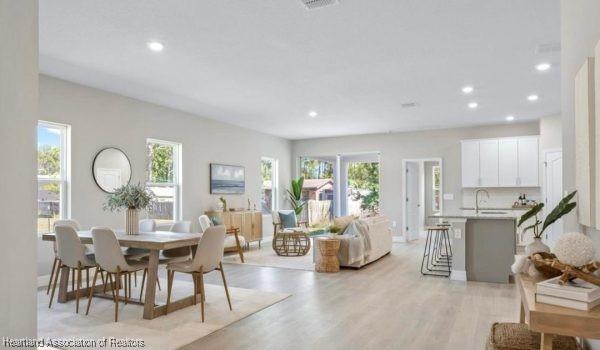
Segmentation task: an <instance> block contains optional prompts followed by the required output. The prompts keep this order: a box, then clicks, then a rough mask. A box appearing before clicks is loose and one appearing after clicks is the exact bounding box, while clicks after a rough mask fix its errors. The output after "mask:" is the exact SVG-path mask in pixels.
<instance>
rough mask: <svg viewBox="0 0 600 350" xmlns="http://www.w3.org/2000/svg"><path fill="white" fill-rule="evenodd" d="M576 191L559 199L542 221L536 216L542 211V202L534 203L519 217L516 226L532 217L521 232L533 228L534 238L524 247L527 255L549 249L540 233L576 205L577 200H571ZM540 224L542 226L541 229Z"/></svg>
mask: <svg viewBox="0 0 600 350" xmlns="http://www.w3.org/2000/svg"><path fill="white" fill-rule="evenodd" d="M576 193H577V191H573V192H571V193H569V194H568V195H567V196H565V197H564V198H563V199H561V201H560V202H559V203H558V205H557V206H556V207H555V208H554V209H552V211H551V212H550V213H549V214H548V215H547V216H546V219H545V220H544V221H543V222H542V221H541V220H540V219H539V218H538V215H539V214H540V213H541V212H542V209H544V203H538V204H536V205H534V206H533V208H531V209H529V210H528V211H527V212H526V213H525V214H523V215H522V216H521V219H520V220H519V223H518V225H517V226H518V227H521V226H522V225H523V224H524V223H525V222H526V221H527V220H529V219H531V218H534V223H533V224H531V225H529V226H527V227H525V228H524V229H523V233H525V232H527V231H529V230H533V239H534V240H533V242H532V243H530V244H528V245H527V246H526V247H525V252H526V253H527V255H531V254H533V253H537V252H540V251H545V252H549V251H550V248H549V247H548V246H547V245H545V244H544V243H542V234H543V233H544V231H545V230H546V229H547V228H548V227H549V226H550V225H552V224H554V223H555V222H556V221H557V220H558V219H560V218H561V217H563V216H564V215H566V214H568V213H569V212H570V211H571V210H573V209H574V208H575V207H576V206H577V202H571V199H573V197H575V194H576ZM540 225H541V226H542V228H541V229H540Z"/></svg>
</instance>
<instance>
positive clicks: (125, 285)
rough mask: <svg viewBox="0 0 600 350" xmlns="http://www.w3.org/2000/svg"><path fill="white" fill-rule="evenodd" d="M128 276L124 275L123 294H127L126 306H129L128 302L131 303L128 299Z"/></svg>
mask: <svg viewBox="0 0 600 350" xmlns="http://www.w3.org/2000/svg"><path fill="white" fill-rule="evenodd" d="M127 275H128V273H127V272H125V273H124V274H123V292H124V293H125V305H127V302H128V301H129V300H128V297H127V296H128V295H129V279H128V277H127Z"/></svg>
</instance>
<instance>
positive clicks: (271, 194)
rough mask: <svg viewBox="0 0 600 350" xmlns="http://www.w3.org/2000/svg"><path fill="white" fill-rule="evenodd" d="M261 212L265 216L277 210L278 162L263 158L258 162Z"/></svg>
mask: <svg viewBox="0 0 600 350" xmlns="http://www.w3.org/2000/svg"><path fill="white" fill-rule="evenodd" d="M260 174H261V179H262V186H261V210H262V213H263V214H265V215H268V214H271V212H272V211H273V210H277V209H278V208H277V191H278V188H279V183H278V176H277V175H278V162H277V159H273V158H266V157H263V158H262V159H261V160H260Z"/></svg>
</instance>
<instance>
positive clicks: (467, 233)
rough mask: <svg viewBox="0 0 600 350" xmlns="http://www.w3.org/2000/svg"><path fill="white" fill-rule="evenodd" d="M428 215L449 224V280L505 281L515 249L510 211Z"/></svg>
mask: <svg viewBox="0 0 600 350" xmlns="http://www.w3.org/2000/svg"><path fill="white" fill-rule="evenodd" d="M431 217H432V218H439V219H443V220H444V221H448V222H450V223H451V224H452V228H451V232H450V237H451V238H452V251H453V257H452V273H451V275H450V278H451V279H453V280H461V281H465V280H467V281H478V282H493V283H508V282H509V277H510V273H511V272H510V266H511V264H512V263H513V260H514V255H515V252H516V224H517V217H516V215H515V214H514V213H513V212H511V211H503V212H501V211H497V212H493V213H486V212H485V211H480V212H479V213H476V212H475V211H474V210H462V211H457V212H454V213H444V214H437V215H432V216H431Z"/></svg>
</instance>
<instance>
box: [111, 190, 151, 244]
mask: <svg viewBox="0 0 600 350" xmlns="http://www.w3.org/2000/svg"><path fill="white" fill-rule="evenodd" d="M154 198H155V196H154V193H153V192H152V191H150V190H148V189H146V188H145V187H144V186H143V185H142V184H141V183H138V184H137V185H131V184H127V185H125V186H122V187H119V188H117V189H116V190H115V192H114V193H111V194H109V195H108V196H107V197H106V203H104V210H110V211H113V212H114V211H121V210H123V209H126V214H125V232H126V233H127V234H128V235H137V234H138V233H139V227H138V225H139V212H140V210H145V209H147V208H148V207H149V206H150V204H151V203H152V201H153V200H154Z"/></svg>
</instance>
